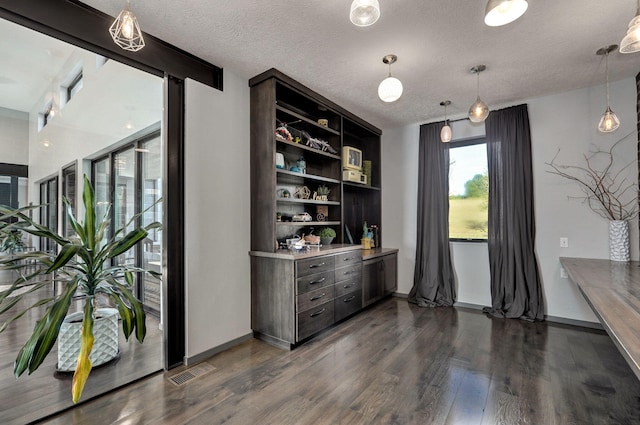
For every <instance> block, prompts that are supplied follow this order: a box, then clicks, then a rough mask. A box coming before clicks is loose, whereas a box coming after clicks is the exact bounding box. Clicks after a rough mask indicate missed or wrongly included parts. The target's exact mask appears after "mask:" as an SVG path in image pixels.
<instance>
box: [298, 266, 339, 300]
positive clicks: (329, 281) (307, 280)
mask: <svg viewBox="0 0 640 425" xmlns="http://www.w3.org/2000/svg"><path fill="white" fill-rule="evenodd" d="M334 276H335V275H334V272H333V270H330V271H328V272H324V273H317V274H312V275H309V276H304V277H299V278H298V281H297V287H296V289H297V292H296V294H297V295H301V294H304V293H306V292H309V291H314V290H316V289H319V288H324V287H325V286H329V285H333V284H334V282H335V281H336V280H335V277H334Z"/></svg>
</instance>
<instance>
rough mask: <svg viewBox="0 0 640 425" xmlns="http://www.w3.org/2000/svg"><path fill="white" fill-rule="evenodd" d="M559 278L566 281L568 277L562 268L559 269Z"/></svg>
mask: <svg viewBox="0 0 640 425" xmlns="http://www.w3.org/2000/svg"><path fill="white" fill-rule="evenodd" d="M560 277H561V278H562V279H568V278H569V275H568V274H567V271H566V270H565V269H564V267H560Z"/></svg>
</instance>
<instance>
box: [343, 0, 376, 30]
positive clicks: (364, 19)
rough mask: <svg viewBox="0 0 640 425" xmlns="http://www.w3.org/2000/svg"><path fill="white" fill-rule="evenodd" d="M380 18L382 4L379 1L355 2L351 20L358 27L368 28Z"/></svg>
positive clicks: (359, 0) (350, 14)
mask: <svg viewBox="0 0 640 425" xmlns="http://www.w3.org/2000/svg"><path fill="white" fill-rule="evenodd" d="M379 18H380V4H379V3H378V0H353V3H351V11H350V12H349V19H351V23H352V24H353V25H356V26H358V27H368V26H369V25H373V24H375V23H376V22H377V21H378V19H379Z"/></svg>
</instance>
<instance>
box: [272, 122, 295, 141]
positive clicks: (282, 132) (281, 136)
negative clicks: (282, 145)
mask: <svg viewBox="0 0 640 425" xmlns="http://www.w3.org/2000/svg"><path fill="white" fill-rule="evenodd" d="M276 139H278V140H283V141H285V142H293V136H291V133H290V132H289V130H288V129H287V125H286V124H283V125H281V126H280V127H278V128H276Z"/></svg>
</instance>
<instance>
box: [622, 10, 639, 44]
mask: <svg viewBox="0 0 640 425" xmlns="http://www.w3.org/2000/svg"><path fill="white" fill-rule="evenodd" d="M635 52H640V0H638V9H637V10H636V16H635V18H633V19H632V20H631V22H629V27H628V29H627V35H625V36H624V38H623V39H622V41H621V42H620V53H635Z"/></svg>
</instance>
